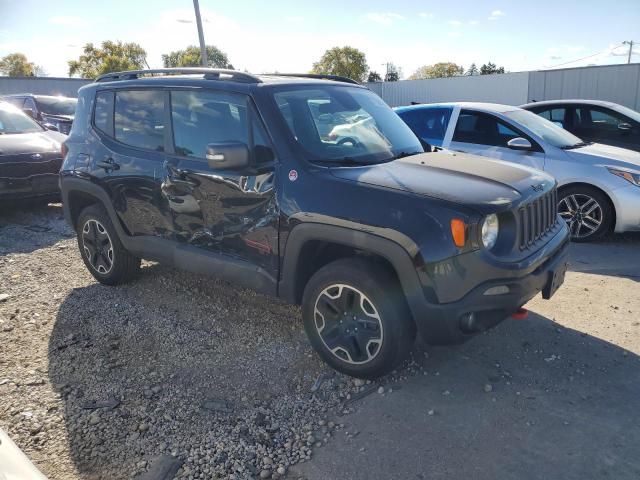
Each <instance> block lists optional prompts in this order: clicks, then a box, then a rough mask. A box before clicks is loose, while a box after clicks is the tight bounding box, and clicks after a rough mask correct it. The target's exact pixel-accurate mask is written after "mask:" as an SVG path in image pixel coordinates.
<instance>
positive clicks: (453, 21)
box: [449, 20, 462, 27]
mask: <svg viewBox="0 0 640 480" xmlns="http://www.w3.org/2000/svg"><path fill="white" fill-rule="evenodd" d="M449 25H451V26H453V27H459V26H461V25H462V22H461V21H460V20H450V21H449Z"/></svg>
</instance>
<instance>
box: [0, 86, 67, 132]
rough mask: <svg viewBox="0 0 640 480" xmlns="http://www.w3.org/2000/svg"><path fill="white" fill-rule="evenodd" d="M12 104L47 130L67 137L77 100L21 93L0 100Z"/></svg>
mask: <svg viewBox="0 0 640 480" xmlns="http://www.w3.org/2000/svg"><path fill="white" fill-rule="evenodd" d="M2 100H5V101H7V102H9V103H12V104H13V105H15V106H16V107H18V108H19V109H21V110H22V111H24V112H25V113H26V114H27V115H29V116H30V117H31V118H33V119H34V120H36V121H37V122H38V123H40V124H41V125H42V126H43V127H45V128H47V129H49V130H56V131H58V132H60V133H64V134H65V135H68V134H69V132H70V131H71V124H72V123H73V117H74V115H75V111H76V103H78V99H77V98H70V97H62V96H51V95H33V94H31V93H22V94H16V95H6V96H4V97H3V98H2Z"/></svg>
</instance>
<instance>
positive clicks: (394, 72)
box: [384, 63, 400, 82]
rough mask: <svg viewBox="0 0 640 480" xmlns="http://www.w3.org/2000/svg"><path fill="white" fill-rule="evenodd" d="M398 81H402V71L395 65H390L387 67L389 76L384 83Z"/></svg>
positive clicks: (387, 75) (385, 77) (386, 76)
mask: <svg viewBox="0 0 640 480" xmlns="http://www.w3.org/2000/svg"><path fill="white" fill-rule="evenodd" d="M398 80H400V70H399V69H398V67H396V66H395V64H393V63H390V64H389V65H388V66H387V74H386V75H385V76H384V81H385V82H397V81H398Z"/></svg>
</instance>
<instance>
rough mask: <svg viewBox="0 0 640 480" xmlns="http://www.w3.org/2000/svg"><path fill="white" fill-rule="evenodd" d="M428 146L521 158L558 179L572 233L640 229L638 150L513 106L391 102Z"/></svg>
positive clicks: (584, 235)
mask: <svg viewBox="0 0 640 480" xmlns="http://www.w3.org/2000/svg"><path fill="white" fill-rule="evenodd" d="M396 113H397V114H398V115H400V117H401V118H402V119H403V120H404V121H405V123H406V124H407V125H409V127H410V128H411V129H412V130H413V132H414V133H415V134H416V135H417V136H418V137H419V138H420V139H422V140H423V141H424V142H426V143H428V144H430V145H431V146H433V147H439V148H443V149H447V150H452V151H454V152H455V151H458V152H465V153H471V154H475V155H479V156H484V157H490V158H495V159H499V160H505V161H509V162H514V163H519V164H522V165H527V166H530V167H534V168H537V169H540V170H544V171H545V172H547V173H550V174H551V175H553V176H554V177H555V178H556V179H557V180H558V186H559V191H558V213H559V214H560V216H562V217H563V218H564V219H565V220H566V222H567V223H568V224H569V226H570V229H571V235H572V238H573V239H574V240H576V241H590V240H595V239H598V238H600V237H601V236H602V235H604V234H606V233H608V232H610V231H616V232H624V231H640V153H639V152H634V151H631V150H626V149H623V148H617V147H612V146H607V145H600V144H597V143H587V142H583V141H582V140H581V139H580V138H578V137H576V136H575V135H573V134H571V133H569V132H568V131H566V130H564V129H562V128H560V127H559V126H557V125H555V124H553V123H552V122H550V121H548V120H545V119H543V118H541V117H539V116H538V115H536V114H534V113H531V112H528V111H526V110H523V109H521V108H518V107H512V106H507V105H498V104H491V103H467V102H459V103H440V104H426V105H412V106H409V107H399V108H396Z"/></svg>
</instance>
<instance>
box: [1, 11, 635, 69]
mask: <svg viewBox="0 0 640 480" xmlns="http://www.w3.org/2000/svg"><path fill="white" fill-rule="evenodd" d="M200 7H201V10H202V14H203V17H204V19H205V23H204V30H205V38H206V40H207V43H211V44H214V45H216V46H218V47H219V48H221V49H222V50H223V51H225V52H226V53H227V54H228V55H229V58H230V60H231V62H232V63H233V64H234V66H235V67H236V68H240V69H247V70H249V71H252V72H258V73H259V72H267V71H276V70H277V71H281V72H284V71H289V72H300V71H308V70H309V69H310V68H311V65H312V63H313V62H314V61H315V60H317V59H318V58H319V57H320V56H321V55H322V53H323V52H324V51H325V50H326V49H327V48H330V47H333V46H342V45H351V46H354V47H357V48H359V49H361V50H363V51H364V52H365V53H366V54H367V60H368V64H369V66H370V68H371V69H372V70H377V71H382V70H384V67H383V66H382V64H383V63H385V62H394V63H396V64H397V65H399V66H400V67H401V68H402V71H403V73H404V75H405V76H408V75H410V74H411V73H412V72H413V71H414V70H415V69H416V68H418V67H419V66H421V65H425V64H431V63H434V62H439V61H453V62H456V63H458V64H462V65H463V66H464V67H465V68H466V67H468V66H469V64H470V63H471V62H476V63H477V64H482V63H485V62H488V61H492V62H494V63H497V64H499V65H504V66H505V68H506V69H507V70H510V71H520V70H529V69H540V68H546V67H552V66H556V65H559V64H563V63H565V62H570V61H572V60H575V59H579V58H582V57H587V56H590V57H589V58H586V59H584V60H582V61H578V62H573V63H569V64H567V66H582V65H589V64H598V65H601V64H610V63H622V62H626V52H627V48H628V47H626V46H618V45H620V44H621V43H622V41H624V40H635V41H638V42H640V0H615V1H608V2H603V1H599V0H582V1H575V0H574V1H568V0H565V1H563V0H555V1H548V0H539V1H528V2H522V1H519V0H484V1H483V0H475V1H474V0H456V1H450V2H443V1H429V0H427V1H407V0H394V1H389V0H388V1H379V0H368V1H348V0H342V1H338V0H321V1H314V2H309V1H301V0H297V1H293V0H271V1H264V0H262V1H257V0H232V1H229V0H226V1H222V0H200ZM197 38H198V37H197V32H196V28H195V23H193V4H192V1H191V0H173V1H168V0H155V1H153V2H151V1H146V2H143V1H133V0H129V1H122V0H103V1H100V2H98V1H92V0H83V1H79V0H64V1H59V2H45V1H35V0H20V1H17V0H0V57H2V56H4V55H6V54H7V53H11V52H15V51H20V52H23V53H25V54H27V56H28V57H29V58H30V60H31V61H34V62H35V63H36V64H38V65H41V66H43V67H44V69H45V70H46V72H47V73H48V74H49V75H52V76H66V75H67V63H66V62H67V60H69V59H73V58H77V57H78V55H79V54H80V52H81V48H82V45H83V44H85V43H87V42H94V43H99V42H100V41H102V40H122V41H135V42H138V43H140V44H141V45H142V46H143V47H144V48H145V49H146V50H147V53H148V63H149V64H150V66H151V67H159V66H161V54H162V53H166V52H168V51H170V50H176V49H179V48H182V47H184V46H186V45H189V44H195V43H196V42H197ZM616 46H618V47H616ZM636 52H637V53H636V54H635V55H634V57H633V60H634V61H636V62H638V61H640V43H639V45H638V47H637V48H636ZM591 55H593V56H591Z"/></svg>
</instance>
